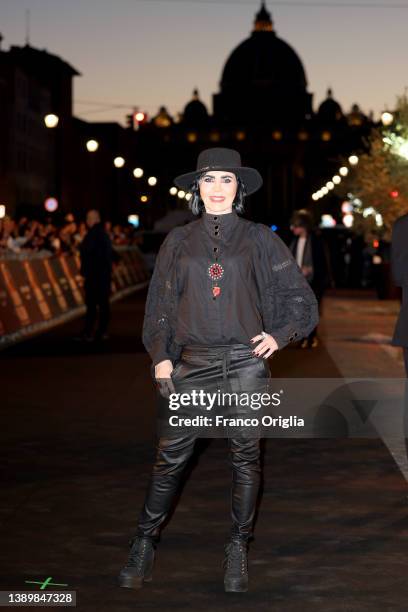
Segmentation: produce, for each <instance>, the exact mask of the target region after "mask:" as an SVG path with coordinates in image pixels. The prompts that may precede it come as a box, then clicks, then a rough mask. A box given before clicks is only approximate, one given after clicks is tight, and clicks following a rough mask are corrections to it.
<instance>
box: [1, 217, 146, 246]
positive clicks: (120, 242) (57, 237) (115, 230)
mask: <svg viewBox="0 0 408 612" xmlns="http://www.w3.org/2000/svg"><path fill="white" fill-rule="evenodd" d="M104 226H105V231H106V232H107V234H108V235H109V237H110V239H111V242H112V244H113V245H114V246H130V245H134V244H138V240H139V238H138V236H137V234H136V230H135V229H134V228H133V227H132V226H131V225H126V226H122V225H113V224H112V223H111V222H110V221H106V222H105V224H104ZM87 232H88V228H87V225H86V223H85V222H84V221H77V220H76V219H75V217H74V215H73V214H71V213H68V214H67V215H66V216H65V217H64V219H63V222H62V223H61V224H60V225H57V224H56V223H55V222H54V221H53V219H51V218H47V219H46V220H45V221H44V222H41V221H37V220H33V219H29V218H28V217H21V218H20V219H18V220H14V219H12V218H10V217H4V218H3V219H0V256H1V255H13V254H15V255H17V254H27V255H28V254H30V253H39V252H44V254H47V253H48V254H51V255H60V254H63V253H66V254H70V253H76V252H79V247H80V244H81V242H82V241H83V239H84V237H85V236H86V234H87Z"/></svg>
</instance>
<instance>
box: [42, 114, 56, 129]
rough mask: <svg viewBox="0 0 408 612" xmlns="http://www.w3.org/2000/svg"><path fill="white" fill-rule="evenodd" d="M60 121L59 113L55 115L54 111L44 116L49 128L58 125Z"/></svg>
mask: <svg viewBox="0 0 408 612" xmlns="http://www.w3.org/2000/svg"><path fill="white" fill-rule="evenodd" d="M58 122H59V117H58V115H54V113H49V114H48V115H45V117H44V123H45V125H46V127H47V128H55V127H57V125H58Z"/></svg>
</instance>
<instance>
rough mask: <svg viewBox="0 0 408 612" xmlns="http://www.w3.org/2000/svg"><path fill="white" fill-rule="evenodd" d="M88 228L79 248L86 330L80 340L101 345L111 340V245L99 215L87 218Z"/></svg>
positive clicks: (91, 215)
mask: <svg viewBox="0 0 408 612" xmlns="http://www.w3.org/2000/svg"><path fill="white" fill-rule="evenodd" d="M86 224H87V226H88V228H89V230H88V233H87V234H86V235H85V237H84V239H83V240H82V242H81V244H80V247H79V250H80V254H81V274H82V276H83V277H84V279H85V285H84V289H85V303H86V314H85V327H84V330H83V332H82V334H81V339H82V340H84V341H90V340H97V341H100V340H106V339H107V338H108V324H109V316H110V305H109V296H110V288H111V274H112V245H111V241H110V238H109V236H108V234H107V233H106V231H105V229H104V226H103V224H102V223H101V217H100V214H99V211H97V210H90V211H89V212H88V213H87V216H86ZM97 320H98V324H97V329H96V332H95V335H94V330H95V325H96V323H97Z"/></svg>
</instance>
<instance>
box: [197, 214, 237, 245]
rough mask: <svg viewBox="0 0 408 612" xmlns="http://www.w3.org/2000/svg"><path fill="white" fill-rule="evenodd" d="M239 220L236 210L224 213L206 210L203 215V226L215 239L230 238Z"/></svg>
mask: <svg viewBox="0 0 408 612" xmlns="http://www.w3.org/2000/svg"><path fill="white" fill-rule="evenodd" d="M238 222H239V217H238V215H237V213H236V212H235V210H232V212H230V213H226V214H224V215H217V214H216V213H208V212H206V211H204V212H203V213H202V216H201V223H202V226H203V227H204V229H205V231H206V232H207V233H208V234H209V235H210V237H211V238H214V239H215V240H217V239H218V240H222V239H228V238H229V237H230V236H231V234H232V233H233V231H234V229H235V227H236V225H237V223H238Z"/></svg>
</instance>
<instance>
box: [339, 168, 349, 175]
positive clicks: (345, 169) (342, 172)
mask: <svg viewBox="0 0 408 612" xmlns="http://www.w3.org/2000/svg"><path fill="white" fill-rule="evenodd" d="M339 172H340V174H341V176H347V175H348V172H349V171H348V168H347V166H342V167H341V168H340V170H339Z"/></svg>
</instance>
